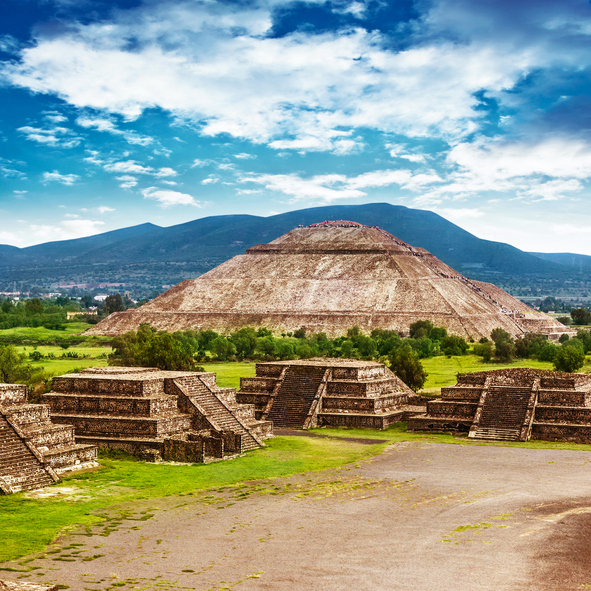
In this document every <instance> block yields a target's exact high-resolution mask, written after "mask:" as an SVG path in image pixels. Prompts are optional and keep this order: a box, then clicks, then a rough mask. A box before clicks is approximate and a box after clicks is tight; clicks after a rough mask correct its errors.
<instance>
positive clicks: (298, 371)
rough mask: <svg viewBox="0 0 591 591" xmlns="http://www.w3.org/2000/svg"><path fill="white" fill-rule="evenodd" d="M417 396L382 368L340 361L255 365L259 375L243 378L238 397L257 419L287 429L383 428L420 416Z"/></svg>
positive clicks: (323, 360)
mask: <svg viewBox="0 0 591 591" xmlns="http://www.w3.org/2000/svg"><path fill="white" fill-rule="evenodd" d="M418 398H419V397H417V396H416V395H415V393H414V392H413V391H412V390H411V389H410V388H409V387H408V386H407V385H406V384H405V383H404V382H402V380H400V378H398V377H397V376H396V375H394V374H393V373H392V372H391V371H390V370H389V369H388V368H387V367H386V366H385V365H384V364H382V363H376V362H372V361H357V360H342V359H310V360H297V361H274V362H270V363H257V365H256V377H252V378H240V391H239V392H237V394H236V399H237V401H238V402H239V403H241V404H249V405H254V407H255V409H256V410H255V412H256V416H257V417H258V418H260V419H261V420H270V421H273V426H274V428H288V429H310V428H313V427H317V426H332V427H364V428H372V429H385V428H386V427H388V426H389V425H391V424H393V423H396V422H398V421H402V420H405V419H406V418H408V416H410V415H411V414H413V413H417V412H422V410H423V408H422V407H420V406H419V407H417V406H412V405H410V404H409V402H413V401H414V400H415V399H418Z"/></svg>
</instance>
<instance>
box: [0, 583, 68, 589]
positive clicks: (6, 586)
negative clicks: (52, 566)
mask: <svg viewBox="0 0 591 591" xmlns="http://www.w3.org/2000/svg"><path fill="white" fill-rule="evenodd" d="M58 589H59V586H58V585H36V584H35V583H25V582H22V581H0V591H57V590H58Z"/></svg>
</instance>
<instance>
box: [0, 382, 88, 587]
mask: <svg viewBox="0 0 591 591" xmlns="http://www.w3.org/2000/svg"><path fill="white" fill-rule="evenodd" d="M53 419H54V420H55V419H56V417H53ZM55 423H57V424H54V423H53V422H52V421H51V420H50V413H49V406H48V405H46V404H27V387H26V386H22V385H18V384H0V493H4V494H11V493H16V492H21V491H25V490H34V489H38V488H43V487H45V486H48V485H50V484H53V483H54V482H59V480H60V477H59V474H62V473H64V472H69V471H78V470H84V469H89V468H94V467H96V466H98V464H97V461H96V455H97V448H96V446H95V445H89V444H77V443H76V441H75V440H74V428H73V427H72V426H71V425H67V424H62V423H61V422H60V421H58V420H55ZM0 588H1V587H0Z"/></svg>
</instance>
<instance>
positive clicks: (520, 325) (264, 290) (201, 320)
mask: <svg viewBox="0 0 591 591" xmlns="http://www.w3.org/2000/svg"><path fill="white" fill-rule="evenodd" d="M421 319H427V320H431V321H432V322H433V323H434V324H435V325H437V326H444V327H446V328H447V330H448V331H449V332H451V333H454V334H458V335H461V336H463V337H472V338H475V339H476V338H480V337H482V336H486V337H488V336H489V335H490V333H491V331H492V330H493V329H494V328H497V327H501V328H503V329H505V330H506V331H507V332H509V333H510V334H511V335H513V336H519V335H522V334H524V333H525V332H526V331H536V332H544V333H546V334H549V335H550V336H552V337H553V338H557V337H558V335H559V334H561V333H562V332H568V331H569V329H567V328H565V327H564V326H563V325H562V324H560V323H559V322H557V321H556V320H554V319H552V318H550V317H549V316H547V315H546V314H543V313H540V312H535V311H534V310H532V309H531V308H529V307H528V306H526V305H524V304H523V303H521V302H520V301H518V300H517V299H515V298H513V297H512V296H510V295H509V294H507V293H505V292H504V291H502V290H500V289H499V288H497V287H495V286H494V285H491V284H487V283H481V282H476V281H470V280H469V279H467V278H466V277H463V276H462V275H460V274H459V273H458V272H457V271H454V270H453V269H451V268H450V267H448V266H447V265H445V264H444V263H443V262H441V261H440V260H438V259H437V258H435V257H434V256H433V255H431V254H430V253H428V252H427V251H426V250H424V249H422V248H415V247H412V246H410V245H409V244H406V243H405V242H403V241H401V240H399V239H397V238H396V237H394V236H392V235H391V234H389V233H387V232H384V231H383V230H380V229H379V228H375V227H368V226H362V225H360V224H355V223H352V222H347V223H342V222H339V223H323V224H320V225H314V226H309V227H305V228H304V227H302V228H296V229H294V230H292V231H291V232H288V233H287V234H285V235H283V236H281V237H280V238H277V239H276V240H274V241H273V242H271V243H269V244H263V245H258V246H255V247H253V248H250V249H248V250H247V252H246V254H244V255H241V256H237V257H234V258H233V259H231V260H229V261H227V262H225V263H223V264H222V265H220V266H218V267H216V268H215V269H212V270H211V271H209V272H208V273H206V274H205V275H202V276H201V277H198V278H197V279H192V280H187V281H183V282H182V283H179V284H178V285H176V286H175V287H173V288H172V289H170V290H168V291H167V292H165V293H163V294H162V295H160V296H159V297H157V298H155V299H154V300H152V301H151V302H149V303H147V304H145V305H144V306H142V307H141V308H139V309H136V310H128V311H126V312H117V313H115V314H112V315H111V316H109V317H108V318H106V319H105V320H103V321H102V322H100V323H98V324H97V325H96V326H94V327H93V328H91V329H89V330H88V331H87V332H88V333H89V334H102V335H119V334H122V333H124V332H126V331H128V330H132V329H137V328H138V327H139V325H140V324H141V323H148V324H150V325H152V326H153V327H155V328H157V329H160V330H169V331H175V330H186V329H194V330H198V329H213V330H216V331H218V332H222V333H227V332H231V331H233V330H235V329H237V328H240V327H243V326H254V327H262V326H264V327H267V328H269V329H271V330H273V331H275V332H282V331H293V330H296V329H298V328H301V327H304V328H306V329H307V330H308V331H311V332H320V331H324V332H326V333H327V334H328V335H329V336H337V335H340V334H343V333H344V332H345V331H346V330H347V329H348V328H350V327H352V326H354V325H358V326H359V327H361V329H362V330H364V331H366V332H370V331H371V330H372V329H374V328H383V329H390V330H397V331H399V332H401V333H406V332H408V328H409V325H410V324H411V323H412V322H415V321H416V320H421ZM571 332H572V331H571ZM573 334H574V333H573Z"/></svg>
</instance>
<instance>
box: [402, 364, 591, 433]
mask: <svg viewBox="0 0 591 591" xmlns="http://www.w3.org/2000/svg"><path fill="white" fill-rule="evenodd" d="M466 426H469V427H470V436H471V437H472V436H476V437H477V438H480V439H498V440H515V439H522V440H524V439H527V437H529V438H531V439H545V440H552V441H573V442H580V443H587V442H590V441H591V375H588V374H568V373H560V372H553V371H545V370H533V369H526V368H522V369H505V370H494V371H489V372H478V373H475V374H469V375H464V376H459V377H458V383H457V384H456V385H455V386H449V387H446V388H442V400H437V401H431V402H429V403H428V404H427V413H426V414H424V415H421V416H417V417H413V418H412V419H410V420H409V423H408V427H409V429H410V430H414V431H465V430H466Z"/></svg>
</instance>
